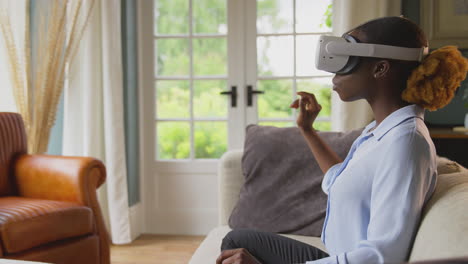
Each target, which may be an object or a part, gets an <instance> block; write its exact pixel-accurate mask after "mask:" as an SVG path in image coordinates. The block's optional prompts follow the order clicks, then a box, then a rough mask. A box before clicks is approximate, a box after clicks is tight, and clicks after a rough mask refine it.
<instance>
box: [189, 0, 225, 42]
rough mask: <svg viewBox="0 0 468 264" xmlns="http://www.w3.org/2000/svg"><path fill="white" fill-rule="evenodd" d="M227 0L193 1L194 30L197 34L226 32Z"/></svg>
mask: <svg viewBox="0 0 468 264" xmlns="http://www.w3.org/2000/svg"><path fill="white" fill-rule="evenodd" d="M226 18H227V16H226V0H221V1H220V0H216V1H213V0H197V1H193V32H194V33H195V34H197V33H198V34H200V33H204V34H206V33H208V34H226V32H227V19H226Z"/></svg>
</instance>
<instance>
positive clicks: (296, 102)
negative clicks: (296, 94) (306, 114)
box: [289, 99, 299, 109]
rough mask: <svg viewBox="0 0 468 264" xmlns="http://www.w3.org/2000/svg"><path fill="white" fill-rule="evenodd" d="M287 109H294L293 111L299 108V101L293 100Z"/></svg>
mask: <svg viewBox="0 0 468 264" xmlns="http://www.w3.org/2000/svg"><path fill="white" fill-rule="evenodd" d="M289 107H291V108H295V109H297V108H299V99H296V100H294V102H292V103H291V105H290V106H289Z"/></svg>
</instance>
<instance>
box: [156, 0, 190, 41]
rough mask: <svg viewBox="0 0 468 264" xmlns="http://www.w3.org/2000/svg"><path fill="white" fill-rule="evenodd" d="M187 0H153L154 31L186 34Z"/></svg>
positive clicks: (187, 30) (187, 29) (157, 32)
mask: <svg viewBox="0 0 468 264" xmlns="http://www.w3.org/2000/svg"><path fill="white" fill-rule="evenodd" d="M188 13H189V0H155V1H154V17H155V25H154V33H155V34H156V35H158V34H188V32H189V27H188V25H189V24H188V22H189V21H188Z"/></svg>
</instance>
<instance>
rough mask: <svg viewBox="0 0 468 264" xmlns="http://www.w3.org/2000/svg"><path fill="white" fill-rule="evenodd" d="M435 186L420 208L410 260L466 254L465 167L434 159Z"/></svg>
mask: <svg viewBox="0 0 468 264" xmlns="http://www.w3.org/2000/svg"><path fill="white" fill-rule="evenodd" d="M438 172H439V176H438V178H437V186H436V190H435V192H434V194H433V195H432V197H431V199H430V200H429V202H428V203H427V205H426V206H425V208H424V211H423V215H422V220H421V224H420V226H419V229H418V233H417V234H416V238H415V241H414V243H413V249H412V250H411V255H410V261H417V260H428V259H440V258H452V257H462V256H467V255H468V170H467V169H466V168H463V167H462V166H460V165H458V164H457V163H455V162H453V161H449V160H447V159H444V158H439V159H438Z"/></svg>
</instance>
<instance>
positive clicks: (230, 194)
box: [218, 150, 244, 226]
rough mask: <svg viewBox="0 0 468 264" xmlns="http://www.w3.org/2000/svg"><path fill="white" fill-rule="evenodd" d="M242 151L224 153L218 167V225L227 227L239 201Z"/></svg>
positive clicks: (242, 178)
mask: <svg viewBox="0 0 468 264" xmlns="http://www.w3.org/2000/svg"><path fill="white" fill-rule="evenodd" d="M242 155H243V151H242V150H231V151H228V152H226V153H225V154H224V155H223V156H222V157H221V159H220V161H219V166H218V194H219V204H218V224H219V225H220V226H221V225H227V223H228V220H229V216H230V215H231V212H232V209H234V206H235V205H236V203H237V200H238V199H239V192H240V189H241V187H242V184H244V176H243V173H242Z"/></svg>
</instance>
